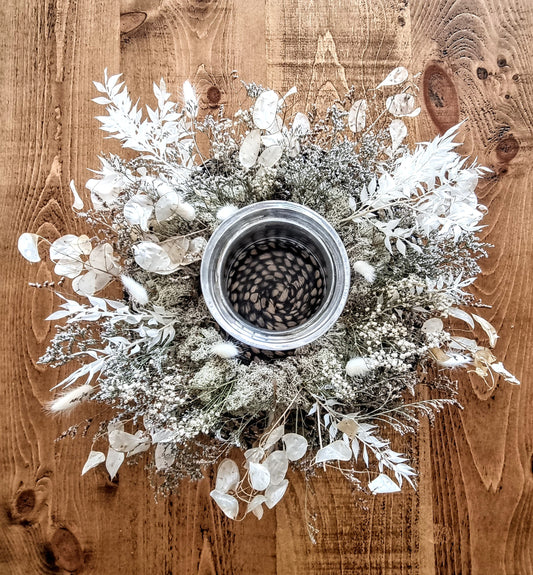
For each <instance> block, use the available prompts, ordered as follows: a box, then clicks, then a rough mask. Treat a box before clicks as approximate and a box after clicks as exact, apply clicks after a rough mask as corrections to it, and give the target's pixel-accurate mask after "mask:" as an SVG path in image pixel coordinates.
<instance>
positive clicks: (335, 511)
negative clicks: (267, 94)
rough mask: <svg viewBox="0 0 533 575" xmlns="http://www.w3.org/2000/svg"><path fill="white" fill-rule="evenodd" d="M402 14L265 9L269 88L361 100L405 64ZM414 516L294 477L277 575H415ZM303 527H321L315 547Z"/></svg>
mask: <svg viewBox="0 0 533 575" xmlns="http://www.w3.org/2000/svg"><path fill="white" fill-rule="evenodd" d="M403 14H404V9H403V8H402V7H400V6H393V5H392V4H391V3H389V2H374V1H366V0H359V1H357V2H352V1H337V2H316V3H313V4H312V7H310V5H309V2H307V1H305V0H283V1H281V2H275V3H273V4H272V6H269V10H268V12H267V44H268V62H269V66H268V80H269V81H268V85H269V86H270V87H273V88H274V89H276V90H278V91H280V92H281V93H283V92H284V91H286V90H288V89H289V88H290V87H292V86H297V88H298V90H299V98H298V99H299V106H301V107H302V108H303V107H306V108H307V109H310V108H311V107H312V106H316V107H317V109H318V110H321V111H324V110H325V109H326V108H327V107H328V106H330V105H331V103H332V102H333V101H334V100H335V99H338V98H342V97H343V96H344V94H345V93H346V92H347V91H348V89H349V88H350V87H351V86H354V87H355V89H356V90H357V93H360V94H367V92H366V91H367V90H368V89H369V88H373V87H375V86H377V85H378V84H379V83H380V82H381V80H382V79H383V78H384V77H385V76H386V75H387V74H388V73H389V72H390V70H392V69H393V68H395V67H396V66H398V65H399V64H400V63H402V62H405V61H406V60H409V58H410V53H409V37H408V36H407V34H406V31H405V26H404V24H405V21H402V20H401V18H403V16H402V15H403ZM402 24H403V25H402ZM361 97H363V96H361ZM393 445H394V449H397V450H399V451H403V450H405V451H410V452H413V455H414V456H415V458H416V456H417V455H416V452H417V449H418V447H417V443H416V441H414V440H413V439H412V438H406V437H404V438H400V437H395V438H394V441H393ZM418 512H419V511H418V499H417V497H416V495H415V494H414V493H413V492H410V491H409V490H406V492H405V494H402V495H400V496H392V497H391V496H383V497H377V498H372V497H369V496H363V495H362V494H361V493H357V492H356V491H355V490H352V489H351V488H349V486H347V485H346V479H345V478H344V477H342V476H341V475H340V474H339V475H337V474H334V473H328V474H326V475H323V474H320V473H319V474H318V476H317V477H316V478H313V479H312V480H311V481H310V482H309V483H306V482H305V481H304V480H303V479H302V478H301V477H300V476H299V475H297V474H293V478H292V480H291V487H290V492H289V495H288V496H286V497H285V499H284V500H283V501H282V503H281V504H280V505H279V508H278V511H277V513H276V515H277V525H278V537H277V557H278V565H277V573H280V574H289V573H290V574H300V573H301V574H304V573H375V574H378V573H379V574H398V573H413V572H416V571H418V562H419V557H418V548H419V543H418V539H419V534H418V530H417V518H418ZM302 519H303V520H302ZM306 528H307V529H309V530H313V529H317V530H318V533H317V534H316V535H314V536H313V538H314V539H315V540H316V543H315V544H313V543H312V542H311V538H310V537H309V536H308V533H307V529H306ZM291 535H292V536H291Z"/></svg>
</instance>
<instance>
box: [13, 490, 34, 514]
mask: <svg viewBox="0 0 533 575" xmlns="http://www.w3.org/2000/svg"><path fill="white" fill-rule="evenodd" d="M36 501H37V498H36V496H35V491H34V490H33V489H24V491H21V492H20V493H19V494H18V495H17V498H16V499H15V511H16V513H17V515H20V516H21V517H22V518H25V517H27V516H28V515H30V514H31V512H32V511H33V510H34V509H35V503H36Z"/></svg>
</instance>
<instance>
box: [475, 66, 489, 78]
mask: <svg viewBox="0 0 533 575" xmlns="http://www.w3.org/2000/svg"><path fill="white" fill-rule="evenodd" d="M476 73H477V77H478V78H479V79H480V80H486V79H487V78H488V77H489V73H488V72H487V69H486V68H481V67H480V68H478V69H477V70H476Z"/></svg>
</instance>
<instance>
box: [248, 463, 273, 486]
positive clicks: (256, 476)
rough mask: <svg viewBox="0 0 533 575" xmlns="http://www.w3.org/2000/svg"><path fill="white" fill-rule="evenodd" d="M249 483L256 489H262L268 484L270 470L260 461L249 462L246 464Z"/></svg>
mask: <svg viewBox="0 0 533 575" xmlns="http://www.w3.org/2000/svg"><path fill="white" fill-rule="evenodd" d="M248 473H249V479H250V485H251V486H252V487H253V488H254V489H255V490H256V491H263V489H266V488H267V487H268V486H269V484H270V472H269V471H268V469H267V468H266V467H265V466H264V465H263V464H261V463H254V462H253V461H252V462H250V464H249V466H248Z"/></svg>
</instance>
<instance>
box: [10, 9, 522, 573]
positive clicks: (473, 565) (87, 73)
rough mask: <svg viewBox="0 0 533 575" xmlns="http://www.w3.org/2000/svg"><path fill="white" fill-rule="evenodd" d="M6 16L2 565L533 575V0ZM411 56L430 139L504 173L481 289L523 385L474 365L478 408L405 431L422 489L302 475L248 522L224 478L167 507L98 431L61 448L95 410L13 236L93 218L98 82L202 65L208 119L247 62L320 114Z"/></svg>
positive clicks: (14, 12)
mask: <svg viewBox="0 0 533 575" xmlns="http://www.w3.org/2000/svg"><path fill="white" fill-rule="evenodd" d="M0 12H1V14H2V23H3V27H2V33H1V34H0V38H1V44H0V47H1V52H0V54H1V56H0V57H1V64H0V69H1V71H2V76H1V79H2V82H1V85H0V98H1V105H0V110H1V113H2V122H1V126H2V132H3V136H2V142H1V148H0V154H1V162H0V169H1V170H2V173H1V177H0V186H1V202H2V203H1V213H0V217H1V226H0V234H1V249H2V258H3V259H2V287H1V290H2V291H1V296H2V297H1V303H0V305H1V306H2V312H1V316H0V317H1V318H2V322H3V327H2V340H3V341H2V364H1V365H2V371H1V381H2V383H1V387H0V393H1V396H0V430H1V433H0V442H1V451H0V530H1V536H0V574H2V575H4V574H5V575H33V574H41V573H70V572H76V573H78V572H79V573H84V574H85V573H87V574H88V573H91V574H96V575H136V574H147V575H189V574H193V573H202V574H215V573H216V574H228V575H230V574H245V575H251V574H261V575H269V574H274V573H276V574H279V575H288V574H294V575H296V574H302V575H303V574H305V575H308V574H315V573H316V574H341V573H342V574H367V573H371V574H376V575H377V574H391V575H392V574H394V575H397V574H415V573H422V574H434V573H438V574H463V575H467V574H470V573H472V574H477V575H504V574H506V575H519V574H520V575H521V574H524V575H526V574H531V573H533V538H532V534H533V521H532V517H533V469H532V455H533V419H532V412H533V405H532V401H531V400H532V397H533V392H532V383H533V382H532V376H533V371H532V368H531V363H530V361H531V359H530V357H531V355H532V354H531V348H530V346H532V345H533V324H532V323H531V314H532V307H533V291H532V283H531V280H532V278H531V276H532V271H533V268H532V265H531V258H532V255H533V235H532V233H531V232H532V214H533V189H532V183H533V177H532V169H533V161H532V160H533V156H532V153H531V152H532V150H531V147H532V146H531V144H532V124H533V108H532V104H533V77H532V68H533V63H532V48H531V46H532V43H533V37H532V29H533V2H532V0H468V1H467V0H411V1H409V0H122V2H119V1H118V0H3V2H2V4H1V6H0ZM400 64H403V65H406V66H407V67H408V68H409V69H410V71H413V72H416V71H419V72H421V73H422V76H421V80H420V87H421V91H420V96H421V97H420V99H421V101H422V110H423V111H422V114H421V116H420V117H419V118H418V119H417V120H416V122H415V124H414V125H415V126H416V139H418V140H424V139H427V138H431V137H433V136H434V135H435V134H437V133H438V132H439V131H442V130H444V129H446V128H447V127H449V126H450V125H452V124H454V123H456V122H458V121H459V120H460V119H465V118H466V119H468V121H467V123H466V124H465V127H464V129H463V130H462V132H461V137H462V138H463V139H464V142H465V144H464V146H463V148H462V151H463V152H464V153H467V154H471V155H473V156H477V157H478V158H479V159H480V161H481V162H482V163H484V164H485V165H487V166H489V167H490V168H491V169H492V170H493V174H492V175H491V176H490V177H489V178H488V179H487V180H486V181H484V182H483V183H482V184H481V186H480V188H479V194H480V197H481V200H482V202H483V203H485V204H486V205H487V206H488V207H489V210H490V212H489V215H488V217H487V219H486V222H485V223H486V224H487V227H486V228H485V230H484V232H483V236H484V238H485V239H486V240H487V241H489V242H492V243H494V244H495V246H496V247H495V248H494V249H492V250H491V254H490V259H489V260H487V261H485V262H483V270H484V273H483V277H482V278H481V280H480V281H479V282H478V283H477V285H476V288H475V292H476V294H477V295H479V296H482V297H483V299H484V300H485V302H486V303H488V304H491V305H492V306H493V308H492V310H487V312H488V313H487V317H488V318H489V319H490V320H491V321H492V322H493V323H494V325H495V326H496V327H497V329H498V331H499V332H500V335H501V339H500V340H499V343H498V346H497V350H496V351H497V354H498V356H499V357H500V358H501V359H502V360H503V361H504V362H505V364H506V366H507V367H508V368H509V369H510V370H512V371H513V372H514V373H515V374H516V376H517V377H518V378H519V379H521V380H522V382H523V383H522V386H521V388H516V387H512V386H510V385H507V384H502V383H500V384H499V385H498V386H497V387H496V389H494V390H493V391H489V390H487V388H486V387H485V386H484V384H483V383H482V382H480V381H479V380H476V379H474V378H472V379H469V378H468V377H463V378H462V380H461V393H460V398H461V401H462V403H463V405H464V410H463V411H460V410H457V409H453V410H447V411H445V412H444V413H443V414H442V415H441V416H438V417H437V418H436V421H435V424H434V425H433V426H430V425H429V424H427V423H424V424H423V425H422V428H421V431H420V436H419V438H418V439H416V438H397V439H395V446H396V448H397V449H398V450H402V449H409V450H411V451H412V453H413V455H414V457H415V458H416V459H417V460H418V465H419V469H420V487H419V491H418V493H414V492H412V491H409V490H407V491H406V492H405V494H401V495H386V496H376V497H373V498H371V497H366V496H361V494H359V493H357V492H353V491H352V490H351V489H350V487H349V486H348V485H347V482H346V481H345V480H344V479H343V478H342V477H340V476H337V475H335V474H333V473H328V474H327V475H319V476H318V477H316V478H315V479H313V480H312V481H310V482H308V483H306V482H305V481H304V479H303V478H302V477H301V476H300V475H298V474H293V475H292V478H291V487H290V491H289V492H288V494H287V495H286V497H285V498H284V499H283V501H282V503H281V504H280V505H279V506H278V507H277V508H276V509H275V510H273V511H270V512H267V513H265V517H264V518H263V519H262V520H261V521H256V520H255V518H254V517H249V518H247V519H246V520H245V521H243V522H239V523H234V522H231V521H230V520H228V519H226V518H225V517H223V516H221V513H220V512H219V511H218V509H216V508H215V507H214V506H213V503H212V502H211V500H210V498H209V490H210V479H209V478H208V479H204V480H203V481H201V482H200V483H198V484H188V483H187V484H184V485H183V486H182V487H181V488H180V489H179V491H178V492H176V493H175V494H174V495H172V496H171V497H169V498H168V499H162V500H160V501H159V502H156V501H155V500H154V493H153V491H152V489H151V487H150V485H149V482H148V480H147V478H146V473H145V472H144V470H143V469H142V467H141V466H138V467H126V468H125V469H123V470H121V472H120V477H119V480H118V481H115V482H113V483H111V482H109V481H108V479H107V477H106V474H105V472H104V471H98V472H91V473H90V474H88V475H87V476H85V477H84V478H81V477H80V469H81V467H82V466H83V463H84V462H85V458H86V456H87V453H88V450H89V449H90V434H89V436H88V437H87V438H81V437H77V438H76V439H75V440H71V439H70V438H66V439H63V440H61V441H57V442H56V441H55V439H56V438H57V437H58V436H59V435H60V434H61V432H62V431H64V430H65V429H66V428H68V427H69V426H70V425H73V424H76V423H79V422H80V421H81V422H83V420H84V418H85V417H89V414H90V411H87V412H81V413H80V412H79V411H78V412H76V413H75V414H74V415H71V416H69V417H62V418H55V419H54V418H52V417H51V416H49V415H47V414H46V413H45V412H44V409H43V407H44V406H45V405H46V402H47V401H49V399H50V398H51V393H50V391H49V389H50V388H51V387H52V386H53V385H54V384H55V383H56V382H57V381H58V379H59V377H60V375H61V374H58V373H57V372H56V371H53V370H50V369H43V367H42V366H39V365H37V364H36V360H37V359H38V357H39V355H40V354H41V353H42V352H43V350H44V349H45V347H46V342H47V340H48V338H49V337H50V327H49V325H48V323H47V322H46V321H44V318H45V317H46V316H47V315H48V314H49V313H50V312H51V310H52V306H53V305H54V301H53V299H52V297H51V296H50V295H49V294H46V293H44V292H43V291H42V290H41V291H38V292H37V291H36V290H33V289H32V288H30V287H28V282H29V281H35V280H36V279H37V280H38V281H44V280H46V279H52V275H51V269H50V266H47V265H45V264H43V265H41V266H40V267H39V266H38V265H34V266H30V265H29V264H28V263H27V262H25V261H24V260H23V259H22V258H21V257H19V256H18V254H17V253H16V248H15V245H16V239H17V237H18V235H19V234H20V233H22V232H23V231H31V232H37V231H40V232H41V233H43V234H44V235H47V236H48V237H58V236H59V235H61V234H64V233H67V232H72V231H79V230H80V229H81V228H80V225H79V223H78V222H76V221H75V219H74V218H73V215H72V213H71V211H70V205H71V196H70V191H69V185H68V184H69V181H70V180H71V179H72V178H75V179H76V181H77V182H78V187H79V189H82V188H83V184H84V182H85V181H86V179H87V178H88V177H89V172H88V171H87V168H96V167H97V166H98V162H97V158H96V156H97V154H98V153H99V152H100V151H101V150H105V151H110V150H114V151H117V147H116V143H115V144H112V143H110V142H109V141H108V140H104V139H103V133H102V132H101V131H99V130H98V123H97V122H96V120H94V116H95V115H96V114H98V113H100V110H99V108H98V106H97V105H96V104H94V103H92V102H91V101H90V99H91V98H92V97H94V96H95V91H94V89H93V86H92V82H91V81H92V80H100V79H101V78H102V75H103V69H104V68H105V67H107V68H108V69H109V71H110V72H111V73H116V72H119V71H120V72H123V73H124V76H125V79H126V80H127V82H128V86H129V88H130V90H131V92H132V93H133V94H136V95H138V96H139V97H141V98H145V99H146V98H149V95H150V92H151V85H152V82H153V81H154V80H159V78H160V77H161V76H163V77H165V79H166V80H167V84H168V86H169V87H170V88H171V91H174V92H175V93H176V92H178V91H179V89H180V86H181V83H182V82H183V81H184V80H185V79H186V78H190V79H191V80H192V81H193V83H194V84H195V85H196V86H197V88H198V90H199V92H200V95H201V106H202V111H203V113H206V112H208V111H210V110H211V111H216V108H217V106H219V105H221V104H224V105H226V107H227V108H228V109H232V110H235V109H236V108H237V107H238V106H239V101H237V96H236V94H237V93H238V90H236V85H235V84H236V81H235V80H232V75H231V73H232V71H233V70H237V71H238V72H239V75H240V77H241V78H242V79H246V80H254V81H256V82H258V83H263V84H264V85H268V86H269V87H272V88H274V89H276V90H278V91H283V90H285V89H288V88H289V87H291V86H293V85H295V86H297V87H298V89H299V107H300V109H303V108H305V107H306V106H310V105H312V104H315V103H316V104H318V106H319V107H320V106H325V105H326V104H327V103H329V102H331V101H332V100H333V99H334V98H335V97H336V96H337V95H338V94H343V93H344V92H345V91H346V90H347V88H348V87H349V86H351V85H352V84H353V85H354V86H355V87H356V89H357V90H358V91H360V92H361V93H363V92H364V90H365V89H368V88H372V87H374V86H376V85H377V84H378V83H379V82H380V81H381V80H382V79H383V78H384V76H385V75H386V74H387V73H388V72H389V71H390V70H391V69H392V68H394V67H395V66H397V65H400ZM240 94H241V95H242V91H241V92H240ZM211 481H212V474H211ZM308 524H310V525H313V526H314V527H316V528H318V529H319V532H318V534H317V535H316V544H313V543H311V540H310V538H309V536H308V532H307V525H308Z"/></svg>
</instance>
